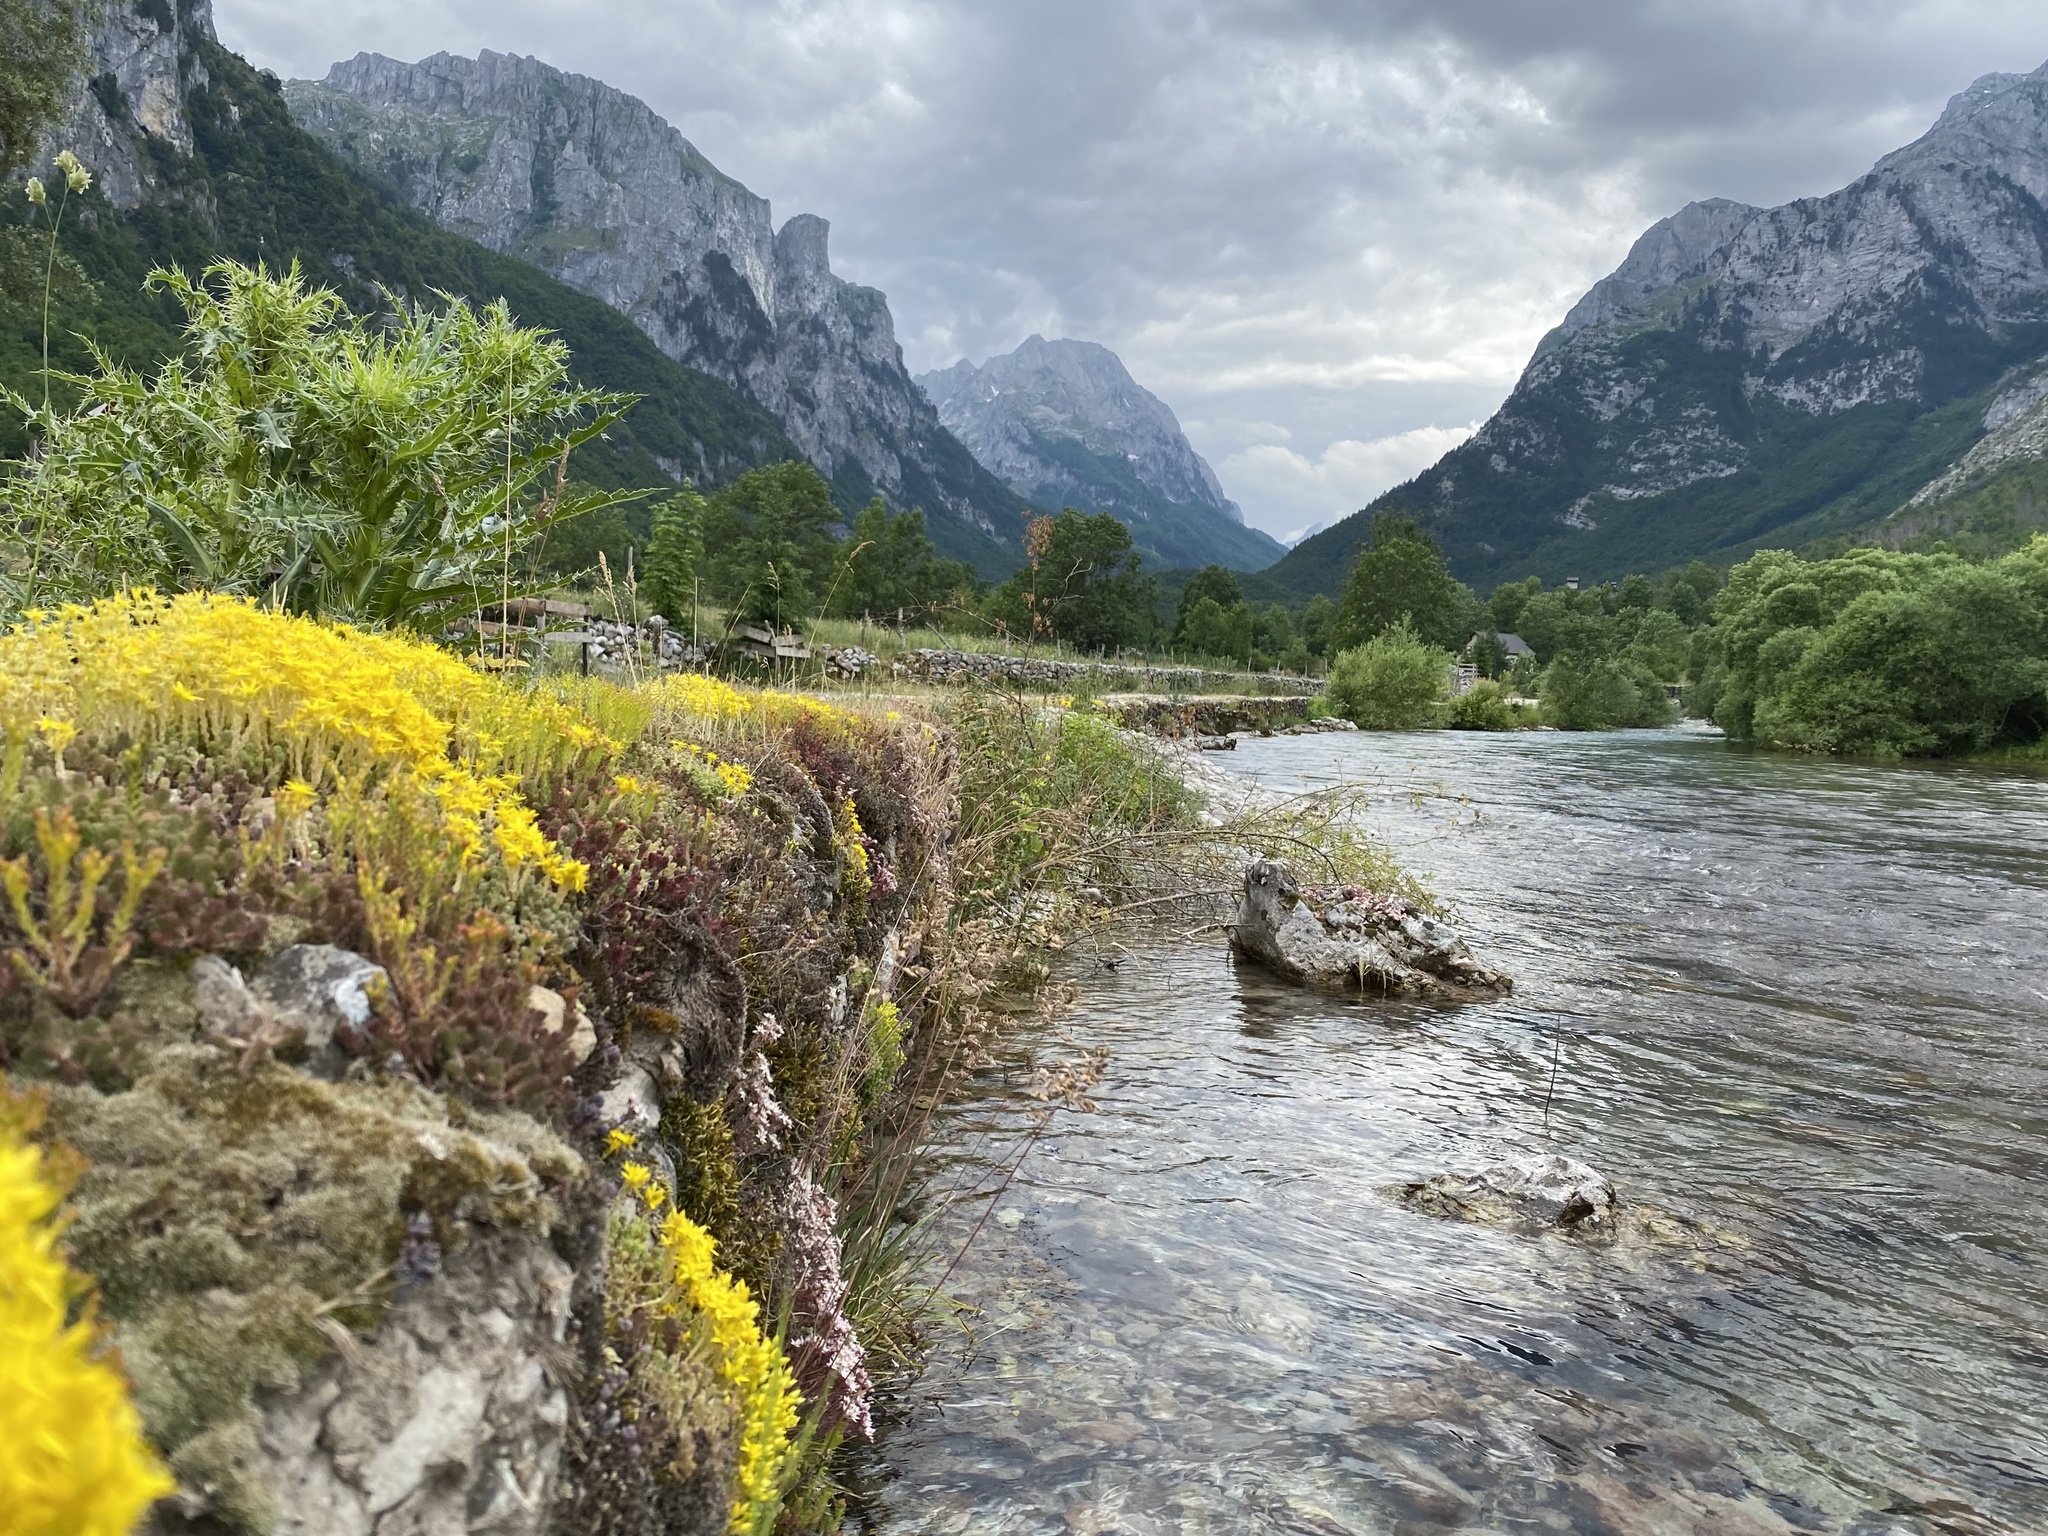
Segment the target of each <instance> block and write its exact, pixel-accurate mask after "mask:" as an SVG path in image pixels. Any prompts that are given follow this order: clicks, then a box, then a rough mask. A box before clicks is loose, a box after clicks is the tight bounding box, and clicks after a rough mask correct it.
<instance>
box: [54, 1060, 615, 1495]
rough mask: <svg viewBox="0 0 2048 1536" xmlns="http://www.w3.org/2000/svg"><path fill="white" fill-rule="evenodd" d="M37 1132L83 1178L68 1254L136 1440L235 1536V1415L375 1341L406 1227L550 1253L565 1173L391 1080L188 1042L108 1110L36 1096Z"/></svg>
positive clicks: (497, 1127) (239, 1438)
mask: <svg viewBox="0 0 2048 1536" xmlns="http://www.w3.org/2000/svg"><path fill="white" fill-rule="evenodd" d="M47 1130H48V1134H49V1135H50V1136H51V1137H53V1138H54V1139H56V1140H57V1141H60V1142H62V1143H63V1144H65V1145H67V1146H69V1147H71V1148H73V1149H75V1150H76V1151H78V1152H79V1153H81V1154H83V1155H84V1157H85V1158H86V1159H87V1160H88V1164H89V1165H88V1167H87V1169H86V1171H85V1173H84V1175H83V1177H82V1178H81V1179H80V1181H79V1183H78V1187H77V1189H76V1192H75V1196H74V1204H75V1209H76V1212H77V1216H76V1221H75V1223H74V1224H73V1226H72V1228H71V1230H70V1233H69V1242H70V1247H71V1250H72V1253H73V1255H74V1257H75V1260H76V1262H77V1263H78V1265H79V1267H80V1268H82V1269H83V1270H85V1271H86V1272H87V1273H89V1274H91V1275H92V1276H93V1277H94V1279H95V1280H96V1281H97V1283H98V1286H99V1293H100V1298H101V1307H102V1311H103V1314H104V1315H105V1316H106V1317H107V1318H108V1319H109V1320H110V1321H111V1322H112V1323H113V1324H114V1325H115V1327H114V1334H115V1339H116V1341H117V1343H118V1344H119V1345H120V1347H121V1350H122V1354H123V1358H124V1360H125V1362H126V1364H127V1366H128V1369H129V1371H130V1373H131V1375H132V1376H133V1378H134V1381H135V1391H136V1400H137V1402H138V1404H139V1406H140V1407H141V1410H142V1414H143V1419H144V1422H145V1425H146V1426H147V1428H148V1430H149V1433H150V1435H151V1437H152V1438H153V1439H154V1440H155V1441H156V1442H157V1443H158V1444H159V1445H160V1446H161V1447H162V1448H163V1449H164V1451H165V1453H166V1454H167V1455H168V1456H170V1457H171V1459H172V1462H173V1465H174V1466H176V1467H177V1468H178V1469H179V1471H180V1472H181V1473H183V1474H185V1475H187V1476H188V1477H194V1476H199V1477H203V1479H204V1480H205V1481H206V1482H207V1483H208V1484H209V1486H210V1487H211V1489H212V1490H213V1492H212V1498H211V1502H212V1504H213V1506H214V1507H215V1508H216V1509H217V1510H218V1511H219V1512H220V1513H221V1514H223V1515H224V1516H227V1517H228V1518H230V1519H232V1520H234V1521H235V1522H236V1523H238V1524H240V1525H241V1526H242V1527H243V1528H244V1529H251V1530H260V1529H262V1528H263V1527H264V1525H265V1523H266V1522H265V1521H264V1520H263V1518H262V1511H263V1508H264V1507H265V1506H264V1498H263V1496H262V1494H261V1492H260V1490H255V1489H252V1488H246V1487H242V1486H240V1485H239V1484H238V1482H237V1476H238V1474H236V1473H235V1472H234V1469H235V1468H237V1467H246V1466H247V1465H248V1459H247V1457H246V1456H243V1455H241V1454H240V1453H239V1452H237V1451H236V1447H237V1446H240V1445H242V1443H243V1442H244V1441H245V1440H246V1439H247V1434H248V1425H249V1424H250V1423H251V1421H252V1414H253V1406H252V1405H253V1404H254V1403H255V1401H256V1399H257V1397H258V1395H259V1394H262V1393H281V1392H289V1391H291V1390H292V1389H294V1388H295V1387H297V1385H298V1384H299V1383H300V1381H301V1380H302V1378H303V1377H304V1376H305V1374H306V1372H307V1371H308V1370H309V1369H311V1368H312V1367H313V1366H314V1365H315V1364H317V1363H318V1362H319V1361H320V1360H321V1359H322V1358H323V1357H324V1356H325V1355H326V1354H327V1353H328V1352H329V1351H330V1350H331V1349H332V1348H334V1347H335V1340H336V1336H337V1335H339V1336H340V1337H341V1338H342V1339H344V1340H345V1339H346V1338H347V1336H348V1333H349V1332H350V1331H354V1332H367V1331H369V1330H372V1329H374V1328H375V1327H376V1325H377V1323H378V1321H379V1319H380V1318H381V1317H382V1316H383V1315H384V1312H385V1309H386V1307H387V1306H388V1304H389V1302H390V1300H391V1297H392V1294H393V1290H394V1286H395V1283H396V1276H395V1270H396V1266H397V1264H398V1261H399V1258H400V1250H401V1247H402V1245H404V1244H405V1243H406V1240H407V1235H408V1234H407V1221H408V1218H413V1219H414V1221H413V1232H412V1243H413V1246H414V1247H415V1248H418V1247H420V1246H421V1245H422V1244H425V1243H428V1242H431V1243H432V1244H433V1245H435V1247H436V1248H437V1249H441V1250H459V1249H460V1248H462V1247H463V1246H464V1245H465V1244H466V1243H467V1242H468V1241H469V1239H470V1236H471V1234H472V1233H473V1232H476V1231H480V1230H492V1231H523V1232H527V1233H532V1234H537V1235H542V1236H545V1235H546V1234H548V1233H549V1232H550V1231H551V1230H552V1229H553V1228H554V1227H555V1225H556V1224H557V1223H558V1221H559V1220H560V1218H561V1214H562V1213H561V1206H562V1202H563V1200H564V1197H565V1194H566V1190H567V1186H568V1185H569V1183H570V1182H571V1181H572V1180H574V1179H575V1178H576V1177H577V1175H578V1174H579V1173H580V1171H581V1168H582V1163H581V1160H580V1159H579V1158H578V1157H577V1155H576V1154H575V1153H574V1152H572V1151H571V1150H570V1149H569V1148H568V1147H567V1146H566V1145H564V1144H563V1143H562V1142H561V1141H560V1140H559V1139H557V1138H556V1137H555V1136H554V1134H553V1133H552V1132H550V1131H548V1130H547V1129H546V1128H545V1127H543V1126H541V1125H540V1124H538V1123H537V1122H534V1121H532V1120H528V1119H526V1118H525V1117H523V1116H518V1115H511V1114H498V1115H489V1116H485V1115H480V1114H477V1113H476V1112H475V1111H471V1110H465V1109H463V1108H462V1107H461V1106H459V1105H455V1104H451V1103H450V1102H449V1101H447V1100H445V1099H443V1098H442V1097H441V1096H439V1095H436V1094H433V1093H430V1092H428V1091H426V1090H425V1089H422V1088H419V1087H416V1086H414V1085H412V1084H410V1083H407V1082H403V1081H368V1082H346V1083H339V1084H333V1083H325V1082H320V1081H317V1080H315V1079H313V1078H311V1077H308V1076H306V1075H305V1074H303V1073H301V1072H298V1071H296V1070H294V1069H292V1068H289V1067H285V1066H281V1065H278V1064H276V1063H263V1064H259V1065H255V1066H253V1067H252V1068H251V1069H250V1070H249V1071H247V1072H246V1074H245V1073H244V1072H243V1071H242V1070H240V1066H239V1063H238V1059H237V1056H236V1054H235V1053H233V1052H231V1051H229V1050H226V1049H222V1048H218V1047H215V1046H211V1045H203V1044H188V1045H171V1046H164V1047H161V1048H159V1049H157V1050H156V1051H154V1052H153V1053H152V1057H151V1061H150V1064H149V1067H148V1069H147V1070H146V1071H145V1072H144V1073H143V1074H142V1075H141V1076H140V1077H139V1078H138V1079H137V1080H136V1081H135V1083H134V1085H133V1086H132V1087H131V1088H129V1089H127V1090H125V1091H123V1092H118V1093H101V1092H99V1091H98V1090H96V1089H93V1088H91V1087H85V1086H79V1087H60V1088H57V1089H55V1090H53V1092H52V1095H51V1112H50V1117H49V1122H48V1127H47ZM421 1216H424V1218H425V1219H426V1221H427V1222H430V1223H431V1227H430V1228H429V1227H427V1226H425V1225H423V1224H422V1223H421V1221H420V1220H419V1219H418V1218H420V1217H421ZM429 1230H430V1231H431V1233H432V1237H431V1239H428V1238H426V1237H425V1235H424V1234H425V1233H426V1232H427V1231H429ZM244 1448H246V1447H244Z"/></svg>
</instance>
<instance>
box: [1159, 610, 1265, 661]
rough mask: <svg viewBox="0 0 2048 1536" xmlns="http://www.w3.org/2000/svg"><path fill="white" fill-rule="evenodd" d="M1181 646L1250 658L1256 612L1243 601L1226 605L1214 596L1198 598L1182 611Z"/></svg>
mask: <svg viewBox="0 0 2048 1536" xmlns="http://www.w3.org/2000/svg"><path fill="white" fill-rule="evenodd" d="M1176 648H1177V649H1179V650H1180V651H1182V652H1183V653H1186V654H1190V655H1195V656H1210V657H1225V658H1228V659H1229V660H1231V661H1237V662H1247V661H1248V660H1249V658H1250V656H1251V653H1252V614H1251V610H1250V609H1249V608H1247V607H1245V605H1244V604H1243V603H1238V604H1237V605H1236V606H1235V607H1231V608H1225V607H1223V606H1222V605H1221V604H1220V603H1218V602H1217V601H1216V599H1215V598H1213V597H1199V598H1197V599H1195V606H1194V607H1193V608H1192V609H1190V610H1188V611H1187V612H1185V613H1183V614H1182V615H1181V624H1180V638H1179V641H1178V644H1177V647H1176Z"/></svg>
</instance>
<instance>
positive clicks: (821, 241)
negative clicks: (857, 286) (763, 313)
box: [775, 213, 839, 309]
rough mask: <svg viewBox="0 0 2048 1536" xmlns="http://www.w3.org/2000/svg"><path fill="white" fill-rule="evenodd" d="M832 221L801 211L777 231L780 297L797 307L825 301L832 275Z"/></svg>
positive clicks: (776, 252)
mask: <svg viewBox="0 0 2048 1536" xmlns="http://www.w3.org/2000/svg"><path fill="white" fill-rule="evenodd" d="M831 233H832V226H831V224H830V223H829V222H827V221H826V220H824V219H821V218H819V217H818V216H817V215H816V214H815V213H800V214H798V215H797V216H796V217H795V218H793V219H790V220H789V221H788V222H787V223H785V224H784V225H783V226H782V228H781V229H779V230H777V231H776V232H775V278H776V283H777V286H778V290H779V292H780V295H781V297H782V298H783V299H784V300H785V301H786V302H788V303H790V304H792V305H794V306H795V307H796V308H798V309H815V308H816V307H817V306H818V305H819V304H821V303H823V302H824V301H825V295H826V294H827V293H828V292H829V290H830V285H831V284H833V283H836V282H838V281H839V279H838V278H836V277H834V276H833V275H832V260H831V257H830V255H829V254H828V252H827V250H826V246H827V242H828V240H829V238H830V236H831Z"/></svg>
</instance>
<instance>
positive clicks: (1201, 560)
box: [918, 335, 1280, 570]
mask: <svg viewBox="0 0 2048 1536" xmlns="http://www.w3.org/2000/svg"><path fill="white" fill-rule="evenodd" d="M918 382H919V383H920V384H921V385H923V386H924V389H925V392H926V393H927V394H929V395H930V396H931V398H932V402H933V404H934V405H936V406H937V407H938V412H939V419H940V420H941V421H942V422H944V423H945V424H946V425H947V427H949V428H950V429H951V430H952V431H953V433H954V435H955V436H957V437H958V438H959V439H960V440H961V442H963V443H965V444H966V445H967V447H968V449H969V450H970V451H972V452H973V454H974V456H975V457H976V458H977V459H979V460H980V461H981V463H982V464H983V465H984V466H986V467H987V468H988V469H989V470H990V471H991V472H992V473H994V474H996V475H997V476H999V477H1000V478H1001V479H1002V480H1003V482H1004V483H1005V484H1006V485H1008V486H1009V487H1010V488H1011V489H1012V490H1014V491H1016V492H1017V494H1018V495H1020V496H1022V497H1024V498H1025V499H1026V500H1027V501H1030V502H1031V503H1033V504H1034V505H1036V506H1039V507H1043V508H1046V509H1048V510H1050V509H1056V508H1059V507H1064V506H1073V507H1079V508H1082V509H1083V510H1086V511H1106V512H1114V513H1115V514H1116V515H1117V516H1118V517H1120V518H1122V519H1123V520H1124V521H1125V522H1127V523H1129V524H1131V526H1132V530H1133V536H1134V537H1135V538H1136V539H1137V540H1138V542H1139V543H1140V545H1141V546H1145V547H1149V548H1150V549H1151V550H1152V551H1153V553H1154V555H1155V556H1156V557H1157V558H1159V559H1162V560H1165V561H1167V562H1168V563H1170V564H1177V565H1188V564H1192V565H1207V564H1211V563H1216V564H1223V565H1232V566H1236V567H1237V568H1239V569H1244V570H1255V569H1258V568H1259V567H1261V566H1263V565H1266V564H1270V563H1271V562H1272V561H1273V560H1274V559H1276V558H1278V556H1279V553H1280V545H1279V543H1278V542H1277V541H1276V540H1273V539H1271V538H1269V537H1267V535H1265V534H1263V533H1259V532H1257V531H1256V530H1254V529H1249V528H1246V527H1245V526H1244V514H1243V513H1242V512H1241V511H1240V510H1239V508H1238V506H1237V503H1235V502H1234V501H1232V500H1230V498H1229V497H1228V496H1226V495H1224V493H1223V487H1222V485H1221V483H1220V482H1218V480H1217V479H1216V475H1215V472H1214V471H1213V470H1211V469H1210V467H1209V465H1208V463H1207V462H1206V461H1205V460H1204V459H1203V458H1202V456H1201V455H1200V454H1199V453H1197V452H1195V449H1194V446H1193V445H1192V444H1191V443H1189V442H1188V439H1187V434H1186V433H1184V432H1182V431H1181V426H1180V422H1179V420H1178V419H1177V418H1176V417H1175V416H1174V414H1173V411H1172V409H1171V408H1170V407H1169V406H1168V405H1167V404H1166V402H1165V401H1163V400H1161V399H1160V398H1159V397H1158V396H1157V395H1155V394H1153V393H1152V392H1151V391H1150V390H1148V389H1146V388H1144V386H1142V385H1141V384H1139V383H1138V382H1137V380H1135V379H1133V378H1132V377H1131V375H1130V371H1129V370H1128V369H1126V368H1125V367H1124V364H1123V360H1122V359H1121V358H1119V357H1118V356H1117V355H1116V353H1114V352H1112V351H1110V349H1109V348H1107V347H1105V346H1101V345H1099V344H1098V343H1095V342H1091V341H1072V340H1065V339H1062V340H1056V341H1048V340H1046V339H1045V338H1044V337H1043V336H1038V335H1033V336H1030V337H1027V338H1026V339H1025V340H1024V341H1023V342H1022V343H1021V344H1020V345H1019V346H1018V347H1017V348H1016V350H1014V351H1012V352H1008V353H1004V354H1002V355H1001V356H997V357H991V358H989V359H988V361H986V362H985V363H982V364H980V365H979V366H977V365H976V364H974V363H971V362H969V361H967V360H966V359H964V358H963V359H962V360H961V361H960V362H957V363H955V364H953V366H951V367H950V368H943V369H939V370H937V371H935V372H932V373H927V374H923V375H920V376H919V379H918Z"/></svg>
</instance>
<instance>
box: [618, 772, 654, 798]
mask: <svg viewBox="0 0 2048 1536" xmlns="http://www.w3.org/2000/svg"><path fill="white" fill-rule="evenodd" d="M612 788H614V789H616V790H617V791H618V792H619V793H620V794H622V795H637V794H642V793H644V792H645V790H646V786H645V785H644V784H642V783H641V782H640V781H639V780H638V779H636V778H634V777H633V776H632V775H631V774H629V773H621V774H618V775H615V776H614V777H613V779H612Z"/></svg>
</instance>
